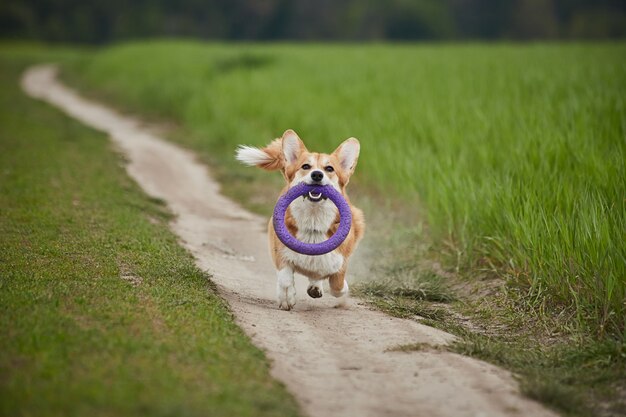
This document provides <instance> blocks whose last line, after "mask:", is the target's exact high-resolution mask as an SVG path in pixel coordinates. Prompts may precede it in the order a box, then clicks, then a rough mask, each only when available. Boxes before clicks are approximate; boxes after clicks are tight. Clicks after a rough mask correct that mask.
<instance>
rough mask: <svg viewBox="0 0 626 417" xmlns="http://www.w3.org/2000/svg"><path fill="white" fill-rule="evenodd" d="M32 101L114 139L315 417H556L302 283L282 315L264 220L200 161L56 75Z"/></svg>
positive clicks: (355, 306) (34, 72)
mask: <svg viewBox="0 0 626 417" xmlns="http://www.w3.org/2000/svg"><path fill="white" fill-rule="evenodd" d="M22 86H23V88H24V90H25V91H26V92H27V93H28V94H30V95H31V96H33V97H36V98H39V99H42V100H44V101H47V102H49V103H51V104H52V105H53V106H56V107H58V108H61V109H62V110H63V111H65V112H66V113H67V114H69V115H70V116H72V117H74V118H76V119H78V120H79V121H81V122H82V123H84V124H86V125H88V126H91V127H93V128H95V129H98V130H101V131H103V132H106V133H108V134H109V135H110V136H111V139H112V140H113V142H114V143H115V144H116V145H117V146H118V147H119V148H120V149H121V151H122V152H123V153H124V154H125V155H126V157H127V158H128V160H129V162H128V164H127V170H128V173H129V174H130V175H131V177H132V178H134V179H135V180H136V181H137V182H138V183H139V185H140V186H141V187H142V188H143V189H144V190H145V191H146V192H147V193H148V194H149V195H151V196H153V197H157V198H161V199H163V200H165V201H166V202H167V204H168V206H169V208H170V209H171V210H172V211H173V212H174V213H175V214H176V220H174V221H173V222H172V224H171V227H172V229H173V230H174V232H175V233H176V234H177V235H178V236H179V237H180V239H181V242H182V244H183V245H184V246H185V247H186V248H187V249H188V250H189V251H191V253H193V255H194V256H195V258H196V262H197V264H198V266H199V267H200V268H202V269H203V270H206V271H208V272H209V273H210V274H212V275H213V277H214V278H213V280H214V281H215V282H216V283H217V285H218V287H219V290H220V292H221V294H222V296H223V297H224V298H225V299H226V300H227V301H228V303H229V304H230V307H231V309H232V311H233V312H234V314H235V315H236V317H237V321H238V323H239V325H240V326H241V327H242V328H243V329H244V331H245V332H246V333H247V334H248V335H250V337H251V338H252V340H253V341H254V343H255V344H256V345H257V346H260V347H261V348H262V349H264V350H265V351H266V352H267V355H268V356H269V357H270V358H271V360H272V363H273V366H272V374H273V375H274V376H275V377H276V378H278V379H279V380H281V381H283V382H284V383H285V384H286V385H287V387H288V389H289V391H290V392H292V393H293V395H294V396H295V397H296V398H297V399H298V401H299V402H300V404H301V406H302V408H303V410H304V412H305V413H306V414H308V415H310V416H320V417H332V416H346V417H347V416H425V417H426V416H428V417H433V416H455V417H456V416H472V417H477V416H553V415H555V414H553V413H552V412H550V411H547V410H546V409H544V408H543V407H542V406H540V405H539V404H537V403H535V402H533V401H530V400H528V399H525V398H523V397H522V396H521V395H520V394H519V391H518V388H517V383H516V382H515V381H514V379H513V378H512V377H511V376H510V375H509V373H508V372H506V371H504V370H501V369H499V368H497V367H495V366H492V365H489V364H486V363H484V362H480V361H477V360H474V359H471V358H468V357H464V356H460V355H456V354H453V353H448V352H436V351H420V352H412V353H403V352H388V351H386V350H387V349H388V348H391V347H394V346H397V345H400V344H408V343H418V342H421V343H427V344H431V345H433V346H436V345H440V344H445V343H446V342H448V341H450V340H452V339H453V336H451V335H450V334H447V333H444V332H442V331H439V330H436V329H433V328H431V327H427V326H423V325H420V324H419V323H417V322H414V321H410V320H402V319H397V318H392V317H389V316H387V315H385V314H383V313H380V312H378V311H373V310H371V309H369V308H367V307H366V306H363V305H361V304H359V303H358V302H357V301H355V300H352V301H351V302H350V304H349V306H348V308H347V309H337V308H333V307H334V300H333V299H332V297H324V298H322V299H320V300H312V299H310V298H308V296H307V295H306V284H307V280H306V279H304V278H302V277H300V279H298V278H297V279H296V281H297V290H298V296H297V298H298V304H297V305H296V308H295V310H294V311H291V312H285V311H280V310H278V309H277V306H276V302H275V294H274V293H275V285H276V284H275V271H274V269H273V267H272V265H271V263H270V259H269V254H268V249H267V239H266V235H265V227H266V224H267V223H266V222H267V219H264V218H260V217H258V216H256V215H253V214H251V213H249V212H247V211H245V210H244V209H242V208H241V207H239V206H238V205H237V204H236V203H234V202H232V201H230V200H228V199H227V198H225V197H223V196H222V195H221V194H220V193H219V185H218V184H217V183H216V182H215V181H214V180H213V179H212V178H211V176H210V175H209V172H208V170H207V168H206V167H205V166H204V165H202V164H200V163H199V162H197V160H196V158H195V156H194V155H193V153H191V152H189V151H187V150H184V149H181V148H179V147H178V146H175V145H173V144H171V143H168V142H166V141H164V140H162V139H160V138H158V137H156V136H154V135H153V134H151V133H150V131H149V130H148V129H146V128H145V127H144V126H142V124H141V123H140V122H139V121H137V120H135V119H133V118H130V117H127V116H122V115H120V114H118V113H116V112H115V111H113V110H111V109H109V108H107V107H104V106H102V105H100V104H97V103H94V102H92V101H89V100H86V99H84V98H81V97H80V96H78V95H77V93H75V92H73V91H72V90H70V89H68V88H67V87H65V86H63V85H62V84H61V83H60V82H59V81H58V80H57V79H56V70H55V67H53V66H39V67H34V68H31V69H30V70H28V71H27V72H26V73H25V75H24V77H23V79H22Z"/></svg>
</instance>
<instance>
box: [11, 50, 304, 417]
mask: <svg viewBox="0 0 626 417" xmlns="http://www.w3.org/2000/svg"><path fill="white" fill-rule="evenodd" d="M76 57H77V53H76V52H72V51H62V50H59V51H55V50H54V49H48V48H46V49H44V48H36V47H27V46H10V45H3V46H2V48H1V49H0V88H1V89H2V94H1V95H0V211H1V216H0V306H1V307H0V308H1V314H0V333H1V334H2V337H0V415H3V416H19V415H38V416H61V415H63V416H73V415H76V416H79V415H80V416H84V415H92V416H109V415H111V416H113V415H115V416H120V415H129V416H137V415H150V416H166V415H167V416H172V415H176V416H206V415H219V416H259V415H265V416H285V415H291V416H295V415H298V410H297V406H296V403H295V401H294V400H293V398H292V397H291V396H290V395H289V394H288V393H287V392H286V391H285V389H284V387H282V386H281V385H280V384H278V383H277V382H275V381H274V380H273V379H272V378H271V377H270V375H269V366H268V363H267V361H266V359H265V357H264V356H263V354H262V352H260V351H259V350H258V349H256V348H255V347H254V346H252V344H251V343H250V341H249V340H248V339H247V337H246V336H245V335H243V334H242V332H241V330H240V329H239V328H238V327H237V326H236V325H235V323H234V321H233V317H232V316H231V314H230V312H229V311H228V309H227V306H226V305H225V304H224V302H223V301H222V300H221V299H220V298H219V297H218V296H217V295H216V292H215V289H214V288H213V287H212V286H211V284H210V281H209V280H208V278H209V277H207V276H206V275H205V274H204V273H203V272H201V271H199V270H198V269H197V268H196V267H195V266H194V263H193V260H192V259H191V257H190V256H189V255H188V254H187V253H186V252H185V251H184V250H183V249H181V248H180V246H179V245H178V244H177V241H176V238H175V237H174V236H173V235H172V234H171V233H170V232H169V231H168V228H167V222H168V220H169V214H168V213H167V212H166V210H165V209H164V207H163V206H162V205H161V204H160V203H159V202H158V201H152V200H150V199H148V198H147V197H146V196H145V195H143V194H142V193H141V192H140V191H139V190H138V188H137V187H136V185H135V184H134V183H133V182H132V181H131V180H130V179H129V178H128V177H127V176H126V175H125V173H124V169H123V167H122V166H121V165H122V164H121V160H120V158H119V157H118V156H117V155H115V154H114V153H113V152H112V150H111V147H110V144H109V142H108V140H107V138H106V137H105V136H103V135H101V134H99V133H96V132H94V131H91V130H88V129H86V128H84V127H83V126H81V125H80V124H78V123H76V122H74V121H72V120H70V119H68V118H66V117H65V116H63V115H61V114H60V113H59V112H57V111H54V110H53V109H51V108H49V107H48V106H46V105H44V104H41V103H37V102H35V101H32V100H30V99H28V98H26V97H25V96H24V95H23V93H22V92H21V91H20V90H19V87H18V79H19V76H20V72H21V70H22V69H23V68H24V67H25V66H26V64H29V63H32V62H34V61H35V60H38V61H40V60H56V61H61V62H68V61H70V60H72V59H76Z"/></svg>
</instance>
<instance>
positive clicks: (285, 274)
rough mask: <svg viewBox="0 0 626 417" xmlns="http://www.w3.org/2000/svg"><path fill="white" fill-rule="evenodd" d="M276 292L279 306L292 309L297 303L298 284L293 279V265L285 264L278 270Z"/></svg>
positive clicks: (283, 308)
mask: <svg viewBox="0 0 626 417" xmlns="http://www.w3.org/2000/svg"><path fill="white" fill-rule="evenodd" d="M276 293H277V296H278V308H280V309H282V310H291V308H292V307H293V306H295V305H296V286H295V284H294V281H293V269H292V268H291V267H289V266H285V267H284V268H282V269H281V270H279V271H278V279H277V280H276Z"/></svg>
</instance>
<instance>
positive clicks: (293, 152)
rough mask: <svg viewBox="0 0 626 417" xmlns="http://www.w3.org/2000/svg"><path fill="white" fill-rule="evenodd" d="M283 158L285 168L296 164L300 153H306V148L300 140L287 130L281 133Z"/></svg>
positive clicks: (296, 135) (295, 134)
mask: <svg viewBox="0 0 626 417" xmlns="http://www.w3.org/2000/svg"><path fill="white" fill-rule="evenodd" d="M282 139H283V158H284V160H285V166H289V165H291V164H293V163H294V162H296V161H297V160H298V158H300V155H301V154H302V152H308V151H307V149H306V146H304V143H303V142H302V139H300V137H299V136H298V134H297V133H296V132H294V131H293V130H291V129H289V130H286V131H285V133H283V138H282Z"/></svg>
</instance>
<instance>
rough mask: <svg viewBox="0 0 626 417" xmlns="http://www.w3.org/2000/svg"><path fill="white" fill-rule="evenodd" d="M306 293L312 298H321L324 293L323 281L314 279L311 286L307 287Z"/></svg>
mask: <svg viewBox="0 0 626 417" xmlns="http://www.w3.org/2000/svg"><path fill="white" fill-rule="evenodd" d="M306 293H307V294H309V297H311V298H321V297H322V296H323V295H324V290H323V288H322V282H321V281H312V282H311V283H310V284H309V288H307V289H306Z"/></svg>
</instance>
